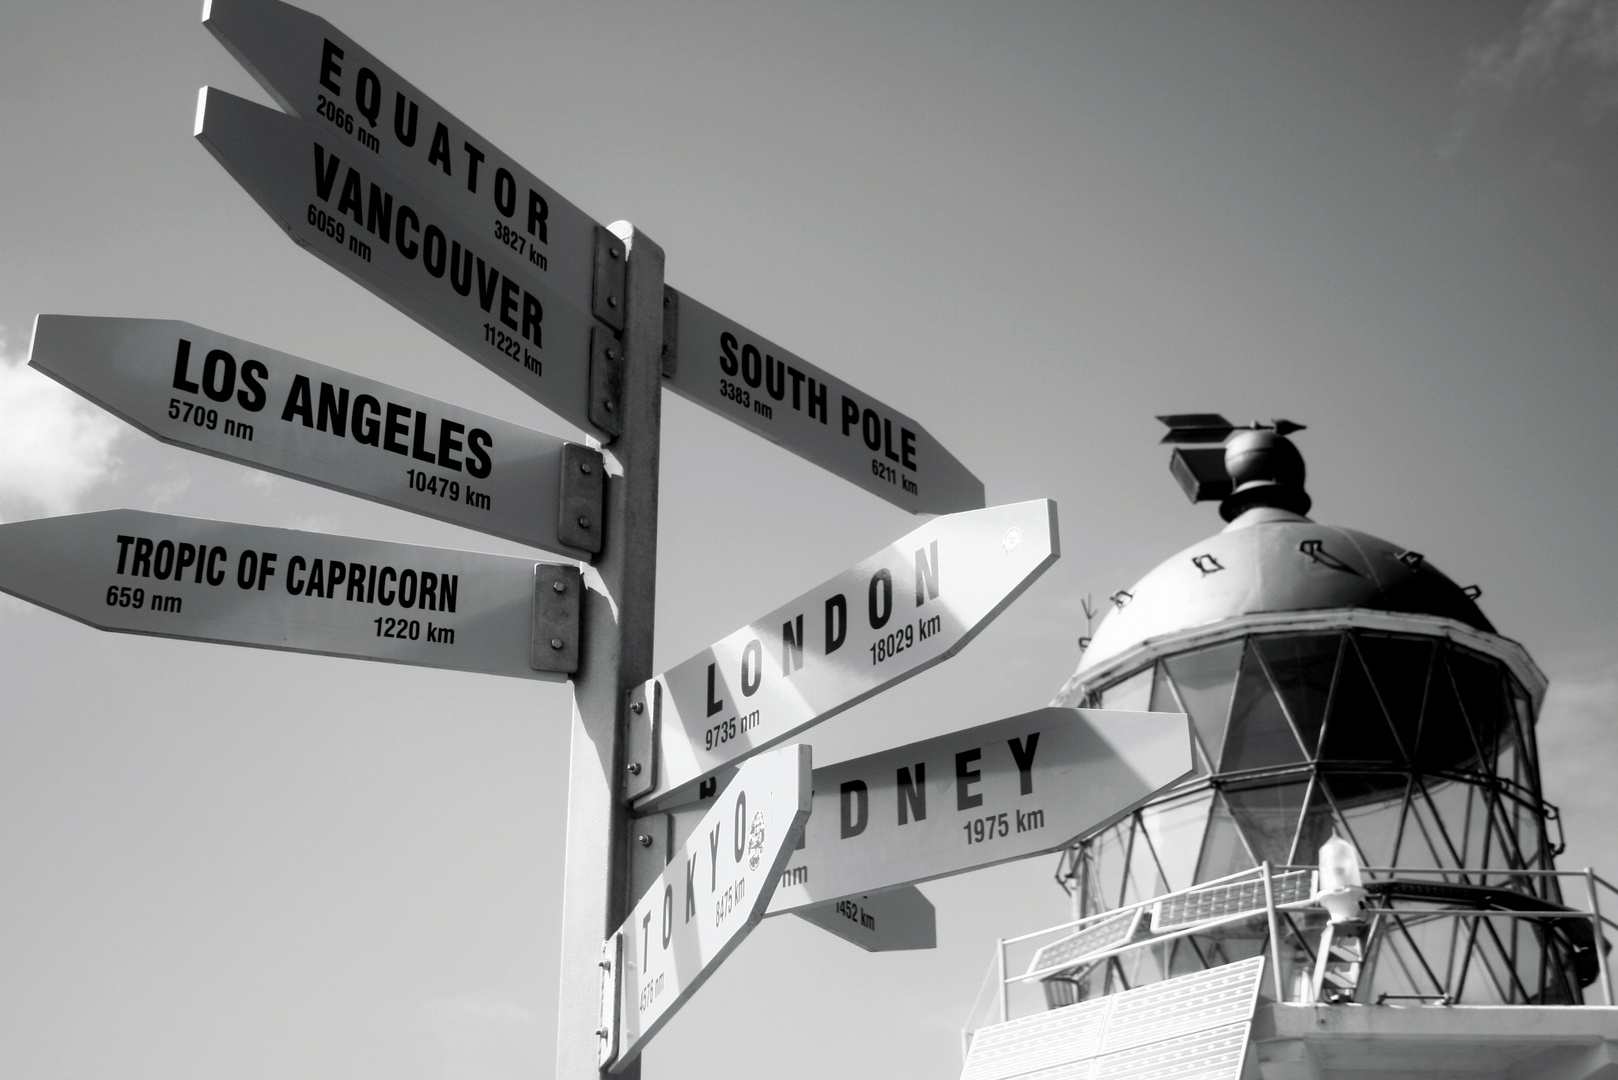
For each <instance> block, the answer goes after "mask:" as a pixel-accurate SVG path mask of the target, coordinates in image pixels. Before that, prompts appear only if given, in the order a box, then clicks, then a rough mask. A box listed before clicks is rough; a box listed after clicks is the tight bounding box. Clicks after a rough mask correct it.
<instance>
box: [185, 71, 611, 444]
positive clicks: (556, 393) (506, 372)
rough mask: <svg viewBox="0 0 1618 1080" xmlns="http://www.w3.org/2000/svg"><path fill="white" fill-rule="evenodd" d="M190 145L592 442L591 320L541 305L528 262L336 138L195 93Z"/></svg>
mask: <svg viewBox="0 0 1618 1080" xmlns="http://www.w3.org/2000/svg"><path fill="white" fill-rule="evenodd" d="M196 134H197V138H198V140H199V141H201V142H202V144H203V145H204V146H205V147H207V148H208V151H209V152H210V153H211V154H213V156H214V158H215V159H216V160H217V161H218V162H219V163H220V164H221V165H223V166H224V167H225V170H226V171H227V172H229V173H230V175H231V176H232V177H233V178H234V179H235V180H236V182H237V183H238V184H240V185H241V186H242V188H243V189H244V190H245V191H246V192H247V193H248V194H249V195H251V196H252V197H253V199H254V201H256V202H257V203H258V204H259V205H260V206H261V207H263V208H264V210H265V212H266V213H268V214H269V215H270V217H271V218H272V219H274V221H275V222H276V224H278V225H280V226H281V228H282V229H284V230H285V231H286V232H287V234H288V235H289V236H291V237H292V239H293V240H294V241H295V242H296V243H297V244H298V245H299V246H300V247H303V248H304V249H306V250H307V251H309V252H310V253H311V254H313V255H315V256H317V257H318V258H320V259H321V260H322V261H323V262H325V263H327V264H328V265H330V266H332V267H334V268H335V269H337V270H339V271H341V272H342V273H344V274H346V275H348V276H349V277H350V278H352V279H353V280H355V281H357V282H359V283H360V284H361V285H363V286H365V287H366V288H367V289H369V290H371V291H372V292H373V293H375V294H376V295H378V296H380V297H381V298H382V299H383V300H386V301H387V302H388V303H390V304H392V305H393V306H394V307H396V308H398V309H399V310H400V311H402V312H403V313H404V314H406V315H408V316H409V317H410V318H412V319H414V320H415V321H416V322H418V323H420V324H421V325H423V326H425V327H427V329H429V330H431V331H433V332H434V333H436V334H438V335H439V336H440V337H442V338H443V339H444V340H445V341H448V342H449V343H450V344H451V345H454V346H455V347H456V348H458V349H460V350H461V351H462V352H464V353H466V355H468V356H470V357H471V358H472V359H474V360H476V361H477V362H478V363H480V364H482V365H483V366H484V367H486V368H488V369H489V370H490V371H492V372H494V373H495V374H496V375H499V376H500V377H501V378H503V379H505V380H506V381H507V382H509V383H511V384H512V385H514V386H516V387H517V388H518V389H519V390H521V391H523V393H525V394H528V395H529V396H531V397H533V398H535V399H536V400H538V401H539V402H541V403H542V404H544V405H546V406H547V407H549V408H551V409H554V410H555V411H556V412H557V413H558V414H559V415H560V416H561V417H562V418H563V419H565V420H567V421H568V422H570V423H572V424H575V425H577V426H578V427H580V428H582V429H584V430H585V431H587V432H590V433H592V434H597V435H601V436H603V437H606V438H609V439H610V438H611V435H610V434H609V433H606V432H603V431H602V430H601V429H600V428H598V427H596V426H595V425H594V424H592V423H591V420H590V409H589V393H590V388H589V375H590V347H591V345H590V341H591V327H592V326H593V325H594V320H593V319H592V318H591V316H590V315H589V314H588V312H585V311H580V310H579V309H577V308H575V307H573V306H572V305H569V304H562V303H556V302H548V298H547V297H546V296H545V295H544V293H543V292H542V290H541V288H540V286H538V285H537V284H535V283H534V282H533V281H531V280H530V277H529V273H528V270H527V269H526V266H527V263H526V260H525V259H524V258H523V257H522V256H521V255H519V254H518V253H517V252H516V251H514V250H513V249H512V248H510V247H509V246H507V245H506V244H504V243H502V242H500V241H499V240H497V239H495V238H493V237H488V236H484V235H483V233H482V232H481V231H479V230H474V229H473V228H472V227H471V226H469V225H467V224H465V223H464V222H463V221H462V220H461V218H460V217H459V216H458V215H456V214H454V213H451V212H449V211H447V210H444V209H443V208H442V207H441V206H439V205H438V203H437V202H436V200H435V199H434V198H433V197H432V196H430V195H429V194H428V193H427V192H426V191H425V190H423V189H422V188H421V187H419V186H418V185H417V184H416V183H415V182H413V181H412V180H411V179H410V178H408V177H406V176H405V175H403V174H401V173H399V172H397V171H396V170H394V169H393V167H392V166H390V165H388V164H387V163H386V162H384V161H382V160H381V159H380V158H378V157H377V156H376V155H375V154H373V153H368V152H366V151H365V150H363V149H361V148H356V147H354V146H353V145H352V144H348V145H345V144H343V143H342V142H341V138H342V136H340V135H339V134H338V133H334V132H333V131H331V130H329V129H327V128H322V127H319V126H317V125H315V124H313V123H310V122H305V121H303V120H298V119H296V118H294V117H291V116H287V115H286V114H285V113H280V112H277V111H275V110H274V109H266V108H264V107H263V106H262V105H255V104H253V103H252V102H250V101H246V100H244V99H242V98H239V97H235V96H233V95H231V94H227V93H225V92H223V91H221V90H216V89H213V88H212V87H205V88H204V89H203V90H202V92H201V94H200V96H199V99H198V103H197V127H196Z"/></svg>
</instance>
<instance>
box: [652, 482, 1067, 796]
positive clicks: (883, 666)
mask: <svg viewBox="0 0 1618 1080" xmlns="http://www.w3.org/2000/svg"><path fill="white" fill-rule="evenodd" d="M1058 553H1059V552H1058V546H1057V536H1056V504H1055V503H1053V502H1050V501H1049V500H1045V499H1038V500H1034V501H1033V502H1025V503H1013V504H1010V505H1007V506H992V507H989V508H988V509H985V510H972V511H969V512H967V513H962V514H952V515H950V516H948V517H941V518H936V519H934V520H932V521H929V522H928V523H927V524H925V525H923V526H921V527H920V528H919V529H916V530H915V531H914V532H912V533H910V534H909V535H908V536H905V537H904V538H903V539H901V540H898V541H896V542H895V543H893V544H890V545H889V546H888V547H886V548H884V549H883V550H881V551H879V552H877V553H876V554H875V555H873V556H871V557H870V558H868V559H866V560H864V561H863V562H861V563H859V564H858V565H856V566H854V567H852V568H850V569H848V570H845V571H843V572H842V573H841V574H838V575H837V576H836V577H834V578H832V579H831V580H830V581H828V582H826V583H825V584H823V585H821V586H820V587H818V588H816V589H812V590H810V591H809V592H807V593H805V594H804V595H802V596H800V597H798V598H797V599H796V600H793V601H792V602H791V603H789V604H786V605H784V606H782V607H779V608H776V609H775V610H774V611H772V612H770V613H769V614H768V615H765V616H764V617H763V618H761V619H758V620H756V621H755V622H753V623H752V624H750V625H748V626H745V627H743V628H742V629H740V630H738V631H736V632H735V633H733V634H731V635H730V636H728V637H726V638H725V639H724V640H722V641H719V642H717V643H715V644H714V645H712V646H710V647H709V648H707V649H704V650H703V651H702V652H700V653H698V654H697V655H696V656H693V657H692V658H691V659H689V660H686V661H685V662H684V663H682V664H680V665H678V666H677V667H674V668H671V669H669V670H668V671H667V672H665V673H663V674H662V675H659V676H658V677H657V678H656V679H655V680H653V682H652V683H651V684H648V686H647V687H646V688H645V689H644V691H643V694H644V695H645V700H646V701H648V702H650V703H651V705H652V710H651V714H650V715H649V716H647V715H645V714H643V717H644V722H643V723H641V724H639V725H637V726H636V727H635V728H634V729H633V730H632V733H631V745H630V752H631V755H634V754H635V753H636V752H637V750H640V751H641V752H643V753H645V754H648V755H650V754H652V753H654V752H655V762H654V767H653V768H652V769H650V770H647V769H644V768H643V769H641V770H639V771H638V773H637V774H633V775H631V776H630V778H629V779H630V781H631V783H630V784H629V785H628V786H627V788H626V792H627V796H628V797H629V798H631V799H633V800H635V803H636V807H637V809H638V810H647V809H651V808H653V807H657V806H668V805H674V804H678V803H681V802H687V801H690V800H691V799H694V798H696V797H697V793H698V790H699V788H698V785H699V783H700V782H701V781H703V780H704V779H706V778H708V777H710V776H712V775H713V774H714V773H716V772H717V771H719V770H721V769H723V768H725V767H726V766H728V765H731V764H734V763H735V762H737V761H739V760H741V759H742V758H745V757H747V756H748V755H750V754H754V753H757V752H758V751H760V750H763V749H766V748H768V747H770V746H773V745H775V744H776V743H778V742H780V741H782V740H783V739H788V738H791V737H792V736H793V735H795V734H797V733H798V732H800V731H803V730H804V729H805V728H807V727H809V726H811V725H812V724H815V723H818V722H819V721H821V720H824V719H825V718H826V717H828V716H832V715H834V714H836V713H838V712H841V711H842V710H844V709H846V708H848V707H849V706H851V705H854V704H856V703H858V702H860V701H863V700H865V699H866V698H868V697H870V696H871V695H873V694H876V693H878V692H879V691H882V690H885V689H887V688H888V687H890V686H892V685H894V684H895V683H897V682H901V681H903V680H904V679H907V678H909V677H910V676H912V675H914V674H916V673H917V672H919V671H923V670H925V669H927V668H929V667H931V666H933V665H934V664H937V663H939V662H941V661H943V660H946V659H948V658H949V657H951V656H953V655H955V654H956V653H957V652H959V651H960V650H961V649H962V648H963V647H964V646H965V645H966V643H967V642H968V641H970V640H972V638H973V637H975V636H976V635H977V633H978V631H980V630H982V629H983V627H984V626H986V625H988V623H989V622H990V621H991V620H992V619H993V618H994V617H995V616H996V615H998V614H1000V612H1002V611H1004V610H1005V609H1006V607H1007V605H1009V604H1010V603H1011V601H1012V600H1014V599H1016V597H1017V596H1018V595H1020V594H1021V593H1022V591H1023V590H1024V589H1026V588H1027V587H1028V586H1029V585H1030V584H1031V583H1032V582H1033V581H1034V579H1035V578H1037V577H1038V576H1039V575H1040V574H1041V573H1043V572H1044V571H1045V568H1046V567H1048V566H1050V565H1051V563H1053V562H1055V561H1056V557H1057V555H1058ZM654 739H655V751H654V747H653V741H654ZM632 759H633V760H637V761H642V762H644V761H645V760H646V758H645V757H639V758H632Z"/></svg>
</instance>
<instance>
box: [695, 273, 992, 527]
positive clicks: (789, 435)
mask: <svg viewBox="0 0 1618 1080" xmlns="http://www.w3.org/2000/svg"><path fill="white" fill-rule="evenodd" d="M677 303H678V305H679V311H678V329H677V332H676V336H675V340H676V349H675V355H676V360H675V370H674V374H673V375H672V376H671V377H670V378H669V379H668V380H667V383H668V387H669V389H671V390H673V391H675V392H676V393H678V394H680V395H681V396H683V397H687V398H690V399H691V400H692V401H695V402H697V403H698V404H699V405H703V406H705V407H706V408H709V409H711V410H713V411H714V412H716V413H718V414H719V415H720V416H723V417H726V418H728V419H730V420H733V421H735V422H736V423H738V424H741V425H742V426H743V427H746V428H750V429H751V430H753V431H754V432H756V433H758V434H759V435H762V436H764V438H766V439H769V440H770V441H771V442H773V443H776V444H777V445H779V446H781V447H783V448H785V449H787V450H790V451H792V452H793V453H794V454H797V455H799V456H801V457H804V458H807V459H808V460H809V461H812V462H814V463H815V464H816V465H819V466H820V467H821V468H823V469H826V470H828V471H830V472H833V473H836V474H837V475H838V476H841V477H842V478H843V479H845V480H848V481H850V482H851V483H854V484H857V485H858V486H860V487H862V488H865V489H866V490H867V491H870V492H872V493H874V494H876V495H879V496H881V497H882V498H884V499H887V500H888V501H889V502H891V503H893V504H894V505H895V506H901V507H903V508H904V509H906V510H909V511H910V512H911V513H918V514H922V513H925V514H948V513H954V512H956V511H961V510H976V509H978V508H979V507H981V506H982V505H983V481H981V480H979V479H978V478H977V477H976V476H973V475H972V474H971V473H970V472H969V471H967V468H966V466H964V465H962V464H961V463H960V462H959V461H957V460H956V459H955V457H954V456H953V455H952V454H950V452H949V451H947V450H945V449H944V448H943V447H942V446H940V445H939V444H938V440H936V439H934V438H933V437H932V436H931V435H930V434H928V432H927V429H926V428H924V427H922V426H921V425H920V424H918V423H916V422H915V421H914V420H912V419H910V418H909V417H908V416H906V415H904V414H903V413H901V412H899V411H897V410H896V409H893V408H891V407H890V406H887V405H884V404H883V403H882V402H880V401H878V400H876V399H875V398H873V397H871V396H870V395H869V394H866V393H864V392H862V391H859V390H856V389H854V388H853V387H852V386H850V385H848V384H847V383H845V382H843V381H842V380H841V379H838V378H836V377H835V376H832V375H828V374H827V373H826V372H825V371H823V370H821V369H820V368H818V367H816V366H815V365H813V364H810V363H808V362H807V361H805V360H803V359H802V358H800V357H797V356H794V355H793V354H792V353H790V352H788V351H787V350H785V349H783V348H781V346H779V345H776V344H775V343H774V342H771V341H769V340H767V339H765V338H763V337H760V336H759V335H758V334H755V333H753V332H752V331H751V330H749V329H747V328H746V327H745V326H742V325H741V324H740V323H737V322H733V321H732V320H730V319H727V318H725V317H724V316H723V315H721V314H719V313H718V312H717V311H714V310H713V309H712V308H710V307H707V306H705V305H703V304H700V303H698V302H697V301H695V300H693V299H691V298H690V297H688V296H683V295H682V296H679V297H678V299H677Z"/></svg>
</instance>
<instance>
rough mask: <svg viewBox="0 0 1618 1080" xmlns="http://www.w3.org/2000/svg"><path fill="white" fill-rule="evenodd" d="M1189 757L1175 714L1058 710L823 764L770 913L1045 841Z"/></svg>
mask: <svg viewBox="0 0 1618 1080" xmlns="http://www.w3.org/2000/svg"><path fill="white" fill-rule="evenodd" d="M1193 767H1194V766H1193V758H1192V751H1191V728H1190V723H1189V721H1188V720H1187V719H1186V717H1185V716H1184V715H1183V714H1181V713H1145V712H1108V711H1102V710H1098V709H1065V708H1047V709H1039V710H1036V711H1034V712H1031V713H1025V714H1023V715H1021V716H1013V717H1010V718H1008V719H1005V720H997V721H995V722H993V723H990V724H983V725H981V726H979V727H974V728H967V729H966V730H963V731H957V732H953V733H951V734H949V735H940V736H938V737H937V738H932V739H924V740H922V741H921V742H917V743H911V744H910V745H909V746H901V747H898V748H896V749H893V750H884V751H882V752H881V753H878V754H871V755H868V756H866V757H861V758H855V759H853V760H851V761H845V762H841V763H840V764H836V765H828V766H824V767H822V768H819V769H816V770H815V782H814V789H815V796H814V811H813V813H812V814H810V817H809V824H808V826H807V827H806V828H805V829H804V837H803V845H802V846H801V847H800V848H798V849H797V850H796V851H794V852H792V858H791V859H790V860H789V861H788V863H787V865H786V868H785V869H784V870H783V871H782V872H781V881H780V884H779V886H778V888H777V889H776V892H775V899H774V900H773V901H771V903H770V913H771V914H775V913H777V912H782V911H799V910H801V909H804V908H806V907H809V906H810V905H817V904H824V903H825V902H827V901H831V900H835V899H838V898H841V897H849V896H857V895H859V894H862V893H878V892H879V890H882V889H889V888H893V887H894V886H898V885H906V884H911V883H914V882H918V881H927V880H930V879H932V878H938V877H946V876H948V875H950V874H959V873H962V872H964V871H967V870H975V869H978V868H979V867H984V866H992V865H994V864H995V863H1002V862H1007V861H1009V860H1012V859H1021V858H1026V857H1027V856H1030V855H1038V854H1041V853H1043V852H1047V851H1052V850H1055V849H1057V848H1060V847H1063V846H1064V845H1066V844H1068V843H1070V842H1071V841H1073V840H1074V839H1075V838H1077V837H1080V836H1083V835H1085V834H1087V833H1090V832H1092V831H1094V830H1095V829H1098V828H1101V827H1103V826H1105V825H1107V824H1110V823H1111V822H1113V821H1116V820H1118V819H1119V818H1120V817H1122V816H1123V815H1124V814H1127V813H1128V812H1129V811H1131V810H1133V809H1134V808H1135V807H1136V806H1138V805H1139V804H1140V803H1141V802H1142V801H1144V800H1145V799H1147V798H1150V797H1151V796H1152V795H1153V794H1154V793H1156V792H1157V791H1160V790H1161V789H1162V788H1164V787H1166V786H1168V785H1170V784H1173V783H1175V782H1176V781H1178V780H1180V779H1182V778H1183V777H1185V776H1187V775H1188V774H1190V773H1191V772H1192V770H1193ZM724 797H725V796H724V792H723V791H721V792H720V793H719V795H718V798H720V799H723V798H724ZM688 812H691V813H694V812H695V811H688Z"/></svg>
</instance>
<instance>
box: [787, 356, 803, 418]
mask: <svg viewBox="0 0 1618 1080" xmlns="http://www.w3.org/2000/svg"><path fill="white" fill-rule="evenodd" d="M787 378H789V379H791V380H792V407H793V408H794V409H797V410H798V411H799V412H802V411H803V379H804V375H803V372H801V371H799V370H798V369H797V368H795V367H791V366H789V367H788V368H787Z"/></svg>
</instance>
